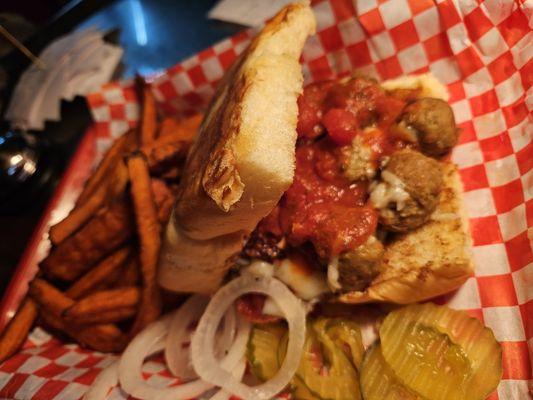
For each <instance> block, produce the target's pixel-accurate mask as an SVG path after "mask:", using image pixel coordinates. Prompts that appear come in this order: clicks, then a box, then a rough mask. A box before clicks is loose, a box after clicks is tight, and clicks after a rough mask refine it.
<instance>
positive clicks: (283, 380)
mask: <svg viewBox="0 0 533 400" xmlns="http://www.w3.org/2000/svg"><path fill="white" fill-rule="evenodd" d="M246 293H262V294H265V295H267V296H270V297H271V298H272V299H274V301H275V302H276V304H277V305H278V306H279V308H280V309H281V311H282V312H283V314H284V316H285V319H286V320H287V322H288V325H289V343H288V346H287V354H286V356H285V359H284V360H283V363H282V365H281V368H280V369H279V371H278V372H277V373H276V375H275V376H274V377H273V378H272V379H270V380H269V381H267V382H265V383H262V384H260V385H258V386H253V387H250V386H248V385H245V384H243V383H242V382H240V380H237V379H236V378H235V377H234V376H233V375H232V374H231V373H229V372H228V371H227V369H229V368H226V369H224V363H223V362H222V363H220V365H219V364H218V363H217V360H216V357H215V354H214V345H215V343H214V342H215V335H216V330H217V327H218V325H219V324H220V321H221V319H222V317H223V315H224V314H225V312H226V309H227V308H228V307H229V306H230V305H231V304H232V303H233V302H234V301H235V300H236V299H237V298H238V297H240V296H242V295H243V294H246ZM305 316H306V313H305V309H304V307H303V305H302V303H301V302H300V300H299V299H298V298H297V297H296V296H295V295H294V294H293V293H292V292H291V291H290V290H289V289H288V288H287V286H285V285H284V284H283V283H281V282H280V281H278V280H277V279H273V278H260V277H253V276H241V277H239V278H237V279H234V280H232V281H231V282H229V283H228V284H227V285H225V286H224V287H222V288H221V289H219V290H218V292H217V293H216V294H215V295H214V296H213V298H212V299H211V301H210V302H209V305H208V306H207V309H206V310H205V312H204V315H203V316H202V318H201V319H200V322H199V323H198V327H197V328H196V332H195V333H194V335H193V337H192V343H191V355H192V363H193V366H194V369H195V371H196V373H197V374H198V375H199V376H200V377H201V378H202V379H203V380H204V381H206V382H210V383H212V384H213V385H215V386H219V387H221V388H223V389H225V390H227V391H228V392H230V393H232V394H233V395H235V396H238V397H240V398H242V399H244V400H257V399H265V400H266V399H270V398H271V397H273V396H275V395H276V394H278V393H279V392H280V391H282V390H283V389H284V388H285V387H286V386H287V384H288V383H289V382H290V380H291V379H292V377H293V376H294V374H295V372H296V370H297V369H298V365H299V363H300V357H301V355H302V350H303V345H304V340H305ZM235 341H236V342H237V339H236V340H235Z"/></svg>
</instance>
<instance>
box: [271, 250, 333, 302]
mask: <svg viewBox="0 0 533 400" xmlns="http://www.w3.org/2000/svg"><path fill="white" fill-rule="evenodd" d="M274 276H275V277H276V278H278V279H279V280H280V281H282V282H283V283H285V284H286V285H287V286H288V287H290V288H291V289H292V290H293V291H294V293H296V295H297V296H298V297H299V298H300V299H302V300H311V299H314V298H316V297H318V296H320V295H321V294H323V293H326V292H328V291H329V289H328V286H327V284H326V279H325V276H324V275H323V274H321V273H320V272H318V271H314V270H310V269H308V268H305V267H304V266H302V265H296V264H295V263H293V262H292V261H291V260H289V259H285V260H283V261H282V262H281V263H280V265H279V266H277V267H275V269H274Z"/></svg>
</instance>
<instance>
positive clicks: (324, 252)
mask: <svg viewBox="0 0 533 400" xmlns="http://www.w3.org/2000/svg"><path fill="white" fill-rule="evenodd" d="M314 29H315V22H314V17H313V15H312V12H311V10H310V9H309V7H308V6H306V5H304V4H301V3H298V4H294V5H291V6H289V7H287V8H285V9H284V10H283V11H282V12H280V13H279V14H278V15H277V16H276V17H274V18H273V19H272V20H271V21H270V22H269V23H268V24H267V25H266V27H265V28H264V30H263V31H262V32H261V33H260V35H259V36H257V37H256V38H255V39H254V40H253V41H252V43H251V44H250V46H249V47H248V48H247V50H245V51H244V53H243V54H242V55H241V56H240V57H239V58H238V60H237V61H236V62H235V63H234V65H233V66H232V67H231V69H230V70H229V71H228V72H227V74H226V75H225V77H224V78H223V80H222V81H221V83H220V85H219V87H218V89H217V92H216V94H215V97H214V99H213V100H212V103H211V105H210V107H209V110H208V111H207V113H206V116H205V119H204V121H203V123H202V125H201V128H200V131H199V134H198V135H197V138H196V141H195V143H194V145H193V147H192V150H191V152H190V154H189V156H188V159H187V163H186V167H185V172H184V174H183V176H184V180H183V181H182V183H181V189H180V195H179V197H178V201H177V204H176V205H175V208H174V211H173V215H172V218H171V221H170V223H169V225H168V228H167V231H166V238H165V244H164V248H163V254H162V255H161V258H160V266H159V267H160V268H159V282H160V284H161V285H162V286H163V287H164V288H166V289H169V290H172V291H176V292H196V293H211V292H214V291H215V290H216V289H217V288H218V287H219V286H220V284H221V282H222V281H223V279H224V277H225V276H226V274H227V273H228V271H230V270H236V269H238V268H245V266H246V265H247V264H249V263H250V262H251V261H252V260H257V259H259V260H263V261H265V262H266V263H268V264H269V265H274V266H275V267H274V272H273V273H274V274H275V275H276V276H277V277H278V278H279V279H280V280H282V281H284V282H285V283H286V284H287V285H288V286H290V287H291V288H292V289H293V290H294V291H295V292H296V293H297V294H298V295H300V297H302V298H304V299H311V298H316V297H317V296H324V297H326V298H328V297H329V298H331V299H337V300H339V301H341V302H347V303H362V302H370V301H389V302H395V303H410V302H414V301H420V300H424V299H428V298H431V297H434V296H436V295H439V294H442V293H445V292H448V291H450V290H453V289H455V288H457V287H458V286H460V285H461V284H462V283H463V282H464V281H465V280H466V279H467V278H468V277H469V276H470V275H471V274H472V263H471V259H470V253H469V234H468V231H467V225H466V219H465V218H464V215H463V214H462V211H461V201H460V194H461V184H460V180H459V178H458V173H457V170H456V167H455V166H454V165H453V164H452V163H451V162H449V161H444V160H443V159H442V157H444V156H445V155H446V154H448V153H449V152H450V150H451V149H452V147H453V146H454V145H455V143H456V141H457V136H458V130H457V128H456V126H455V121H454V117H453V113H452V110H451V108H450V106H449V105H448V104H447V102H446V100H447V92H446V89H445V87H444V86H442V85H441V84H440V83H439V82H438V81H437V80H436V79H435V78H433V77H431V76H429V75H421V76H409V77H404V78H399V79H396V80H391V81H386V82H383V83H382V84H379V83H378V82H377V81H375V80H373V79H370V78H366V77H361V76H356V75H354V76H351V77H348V78H343V79H339V80H329V81H323V82H317V83H313V84H310V85H309V86H307V87H306V88H305V89H303V90H302V81H303V79H302V73H301V68H300V65H299V63H298V59H299V57H300V54H301V51H302V48H303V45H304V42H305V40H306V38H307V36H308V35H310V34H311V33H313V31H314ZM252 264H254V265H257V263H252ZM269 273H272V272H269ZM265 307H266V306H265ZM265 313H267V314H268V312H267V311H266V310H265Z"/></svg>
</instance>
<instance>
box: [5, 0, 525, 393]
mask: <svg viewBox="0 0 533 400" xmlns="http://www.w3.org/2000/svg"><path fill="white" fill-rule="evenodd" d="M313 9H314V12H315V14H316V17H317V21H318V33H317V35H315V36H313V37H312V38H310V39H309V40H308V42H307V45H306V47H305V50H304V54H303V56H302V66H303V71H304V75H305V79H306V82H312V81H318V80H322V79H326V78H331V77H335V76H342V75H347V74H351V73H353V72H354V71H356V72H359V73H362V74H365V75H370V76H374V77H376V78H378V79H389V78H394V77H398V76H401V75H406V74H418V73H426V72H431V73H432V74H434V75H435V76H436V77H437V78H438V79H439V80H440V81H441V82H442V83H444V84H445V85H446V86H447V88H448V90H449V93H450V103H451V105H452V108H453V111H454V113H455V118H456V121H457V123H458V125H459V127H460V128H461V135H460V139H459V140H460V142H459V144H458V145H457V147H456V148H455V149H454V151H453V153H452V155H451V158H452V160H453V161H454V162H455V163H456V164H457V165H458V166H459V170H460V174H461V178H462V180H463V184H464V190H465V192H464V203H465V207H466V210H467V214H468V217H469V222H470V229H471V234H472V241H473V256H474V261H475V268H476V271H475V276H474V277H472V278H470V279H469V280H468V281H467V282H466V283H465V284H464V285H463V286H462V287H461V288H460V289H459V290H457V291H456V292H454V293H451V294H449V295H447V296H445V297H444V298H441V299H439V301H440V302H444V303H446V304H448V305H449V306H451V307H453V308H457V309H464V310H467V311H468V312H469V313H470V314H471V315H473V316H475V317H477V318H479V319H481V320H482V321H483V322H484V324H486V325H487V326H489V327H490V328H492V330H493V331H494V334H495V336H496V339H497V340H498V341H499V342H500V343H501V346H502V349H503V378H502V381H501V383H500V385H499V387H498V389H497V391H496V392H495V393H494V394H493V395H492V396H491V397H490V399H502V400H503V399H505V400H511V399H512V400H519V399H520V400H522V399H526V398H528V393H529V389H528V382H529V381H530V380H531V349H530V348H529V347H528V343H529V344H531V343H532V342H531V339H532V337H533V290H532V285H533V250H532V240H533V171H532V168H533V124H532V121H531V107H532V105H533V98H532V89H531V83H532V80H533V61H532V59H533V46H532V43H533V33H532V31H531V29H530V26H531V23H532V21H533V20H532V14H533V8H531V5H528V4H527V2H521V1H511V0H506V1H496V0H486V1H483V2H477V1H461V2H452V1H446V0H444V1H435V2H434V1H431V0H389V1H386V0H385V1H383V0H360V1H350V0H321V1H314V2H313ZM252 35H253V31H244V32H242V33H240V34H238V35H236V36H234V37H231V38H229V39H227V40H224V41H222V42H220V43H218V44H216V45H214V46H213V47H211V48H208V49H206V50H204V51H202V52H200V53H198V54H197V55H195V56H193V57H191V58H189V59H187V60H185V61H183V62H181V63H179V64H177V65H176V66H173V67H171V68H169V69H168V70H166V71H164V72H163V73H161V74H159V75H157V76H152V77H149V81H150V83H151V88H152V91H153V94H154V96H155V98H156V100H157V102H158V106H159V108H160V111H161V112H162V113H163V114H165V115H188V114H191V113H194V112H198V111H201V110H202V109H204V108H205V107H206V105H207V103H208V101H209V99H210V97H211V96H212V94H213V92H214V88H215V86H216V84H217V82H218V80H219V79H220V78H221V77H222V75H223V73H224V71H225V70H226V69H227V68H228V67H229V66H230V65H231V63H232V61H233V60H234V59H235V58H236V56H237V55H238V54H239V53H240V52H241V51H242V50H243V49H244V48H245V47H246V45H247V43H248V41H249V39H250V37H251V36H252ZM88 103H89V105H90V108H91V111H92V114H93V117H94V124H93V126H91V128H90V129H89V130H88V131H87V133H86V134H85V136H84V138H83V139H82V141H81V143H80V145H79V147H78V149H77V151H76V153H75V155H74V156H73V159H72V161H71V164H70V166H69V168H68V169H67V171H66V172H65V175H64V177H63V179H62V181H61V184H60V185H59V187H58V189H57V191H56V193H55V196H54V197H53V199H52V201H51V202H50V204H49V206H48V207H47V209H46V212H45V214H44V216H43V219H42V221H41V222H40V224H39V226H38V227H37V229H36V231H35V233H34V235H33V237H32V239H31V241H30V242H29V244H28V247H27V249H26V251H25V253H24V255H23V257H22V259H21V262H20V265H19V266H18V268H17V270H16V272H15V274H14V276H13V280H12V282H11V284H10V286H9V288H8V290H7V292H6V294H5V296H4V299H3V302H2V305H1V308H0V326H3V325H5V323H6V322H7V321H8V319H9V318H10V317H11V316H12V315H13V313H14V311H15V310H16V308H17V306H18V304H19V302H20V301H21V299H22V298H23V296H24V294H25V292H26V290H27V284H28V281H29V280H30V279H31V278H32V276H33V274H34V273H35V271H36V268H37V264H38V262H39V260H41V259H42V258H43V257H44V256H45V255H46V254H47V252H48V249H49V246H50V245H49V241H48V238H47V231H48V227H49V226H50V224H52V223H55V222H57V221H59V220H60V219H62V218H63V217H64V216H66V214H67V213H68V211H69V210H70V209H71V208H72V207H73V205H74V201H75V200H76V196H77V195H78V194H79V192H80V191H81V188H82V186H83V183H84V181H85V179H86V178H87V177H88V175H89V173H90V171H91V168H92V167H93V166H94V165H95V164H96V163H97V161H98V160H99V159H100V158H101V156H102V153H103V152H104V150H105V149H106V148H107V147H108V146H109V144H110V143H111V141H112V140H113V139H114V138H116V137H118V136H120V135H121V134H123V133H124V132H125V131H126V130H128V129H129V128H131V127H133V126H135V124H136V122H137V118H138V104H137V99H136V96H135V91H134V89H133V82H132V81H123V82H116V83H112V84H109V85H107V86H105V87H104V88H102V90H101V91H99V92H98V93H93V94H91V95H90V96H88ZM112 360H113V356H109V355H104V354H101V353H97V352H93V351H89V350H86V349H83V348H80V347H79V346H77V345H74V344H63V343H61V342H60V341H59V340H58V339H56V338H54V337H52V336H50V335H49V334H48V333H46V332H45V331H43V330H42V329H40V328H37V329H35V330H34V331H33V333H32V334H31V335H30V338H29V340H28V341H27V343H26V344H25V346H24V349H23V350H22V351H20V352H19V353H18V354H16V355H15V356H13V357H12V358H11V359H9V360H7V361H6V362H4V363H3V364H2V365H0V398H9V399H11V398H13V399H36V400H40V399H43V400H44V399H46V400H50V399H54V400H59V399H77V398H80V397H81V396H82V395H83V393H84V392H85V391H86V390H87V387H88V385H90V384H91V382H92V381H93V380H94V379H95V377H96V376H97V375H98V373H99V372H100V371H101V370H102V369H103V368H104V367H105V366H107V365H108V364H109V363H111V362H112ZM144 372H145V377H146V378H147V379H148V380H149V381H150V382H151V383H152V384H154V385H161V386H168V385H172V384H175V383H176V381H175V379H174V378H173V377H172V376H171V375H170V373H169V372H168V371H167V370H166V369H165V367H164V364H163V363H162V362H161V360H158V359H155V360H151V361H150V362H148V363H147V364H146V365H145V370H144ZM109 398H113V399H122V398H127V395H126V394H124V393H123V392H122V391H121V390H120V389H118V388H115V389H114V390H113V391H112V392H111V394H110V397H109Z"/></svg>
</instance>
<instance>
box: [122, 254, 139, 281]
mask: <svg viewBox="0 0 533 400" xmlns="http://www.w3.org/2000/svg"><path fill="white" fill-rule="evenodd" d="M139 280H140V271H139V262H138V260H137V258H136V257H132V258H131V259H130V261H129V262H128V263H126V265H124V267H123V270H122V272H121V277H120V281H119V282H118V284H119V286H136V285H138V284H139Z"/></svg>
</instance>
